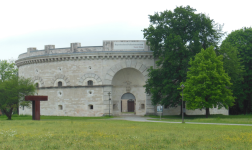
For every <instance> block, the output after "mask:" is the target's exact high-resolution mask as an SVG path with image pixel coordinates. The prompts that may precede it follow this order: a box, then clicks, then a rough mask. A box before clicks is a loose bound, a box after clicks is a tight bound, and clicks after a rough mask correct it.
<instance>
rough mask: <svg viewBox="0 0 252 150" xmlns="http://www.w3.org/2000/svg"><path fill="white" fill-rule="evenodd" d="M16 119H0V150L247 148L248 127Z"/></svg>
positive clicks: (251, 134)
mask: <svg viewBox="0 0 252 150" xmlns="http://www.w3.org/2000/svg"><path fill="white" fill-rule="evenodd" d="M21 117H23V118H26V119H24V120H16V119H15V118H14V117H13V119H14V120H6V118H5V119H2V117H1V119H0V149H3V150H5V149H10V150H11V149H43V150H44V149H76V150H77V149H97V150H98V149H99V150H100V149H127V150H128V149H143V150H145V149H193V150H195V149H200V150H202V149H228V150H231V149H235V150H237V149H241V150H246V149H248V150H249V149H252V127H249V126H222V125H195V124H169V123H168V124H167V123H152V122H132V121H123V120H108V119H107V118H108V117H97V118H96V117H95V118H93V117H92V119H90V117H55V119H52V118H53V117H52V118H51V117H48V118H47V117H45V116H42V117H41V120H40V121H32V120H27V116H21ZM21 117H16V118H21ZM28 117H30V116H28ZM43 117H45V118H43ZM69 118H70V119H69Z"/></svg>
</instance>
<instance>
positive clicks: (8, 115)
mask: <svg viewBox="0 0 252 150" xmlns="http://www.w3.org/2000/svg"><path fill="white" fill-rule="evenodd" d="M12 110H13V108H11V109H10V111H9V112H7V111H6V109H4V110H3V111H4V113H5V115H6V116H7V117H8V120H11V116H12Z"/></svg>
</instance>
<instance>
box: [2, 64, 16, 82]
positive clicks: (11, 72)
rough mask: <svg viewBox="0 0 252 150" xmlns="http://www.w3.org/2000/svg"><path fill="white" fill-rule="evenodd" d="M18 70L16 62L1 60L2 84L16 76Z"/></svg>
mask: <svg viewBox="0 0 252 150" xmlns="http://www.w3.org/2000/svg"><path fill="white" fill-rule="evenodd" d="M17 72H18V69H17V67H16V65H15V63H14V61H7V60H0V82H3V81H4V80H7V79H10V78H11V77H12V76H16V75H17Z"/></svg>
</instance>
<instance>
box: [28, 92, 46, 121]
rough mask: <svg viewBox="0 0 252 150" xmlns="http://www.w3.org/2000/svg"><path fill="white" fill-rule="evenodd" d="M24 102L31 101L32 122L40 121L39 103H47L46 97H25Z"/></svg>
mask: <svg viewBox="0 0 252 150" xmlns="http://www.w3.org/2000/svg"><path fill="white" fill-rule="evenodd" d="M25 100H26V101H32V120H40V101H47V100H48V96H39V95H38V96H35V95H32V96H30V95H29V96H25Z"/></svg>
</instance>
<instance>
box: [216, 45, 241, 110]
mask: <svg viewBox="0 0 252 150" xmlns="http://www.w3.org/2000/svg"><path fill="white" fill-rule="evenodd" d="M216 52H217V55H223V68H224V70H225V72H226V73H228V76H229V77H230V78H231V80H230V82H231V83H232V84H233V85H232V86H231V87H230V89H232V90H233V93H234V96H235V97H238V98H240V97H241V96H242V95H241V93H243V90H242V88H241V86H242V82H243V73H244V66H243V65H242V59H241V58H239V56H238V55H239V51H238V50H237V48H236V47H233V46H232V45H231V44H230V43H228V42H223V43H222V44H221V46H220V49H219V50H217V51H216ZM240 102H241V101H239V99H236V101H235V105H234V106H233V107H231V108H229V112H230V114H239V110H238V109H242V108H241V107H240V106H241V104H239V103H240Z"/></svg>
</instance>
